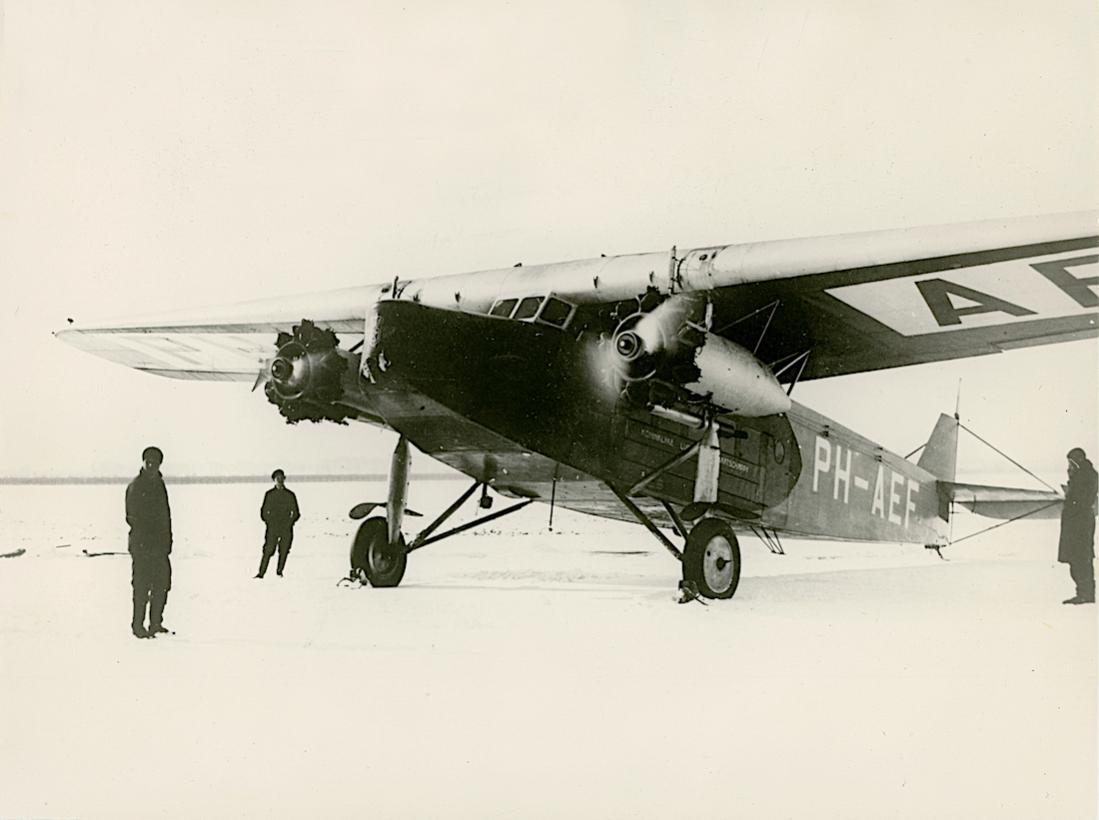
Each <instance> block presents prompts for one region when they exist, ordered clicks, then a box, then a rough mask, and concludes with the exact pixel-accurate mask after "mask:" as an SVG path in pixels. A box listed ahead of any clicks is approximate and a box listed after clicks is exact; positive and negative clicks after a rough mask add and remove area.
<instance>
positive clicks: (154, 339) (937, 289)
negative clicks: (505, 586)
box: [57, 212, 1099, 381]
mask: <svg viewBox="0 0 1099 820" xmlns="http://www.w3.org/2000/svg"><path fill="white" fill-rule="evenodd" d="M1097 248H1099V212H1080V213H1072V214H1059V215H1054V216H1045V217H1030V218H1023V219H1007V220H992V221H986V222H978V223H968V224H962V225H946V226H937V227H927V228H909V229H903V230H892V231H876V232H869V233H859V234H848V235H844V236H835V237H817V238H809V239H791V240H774V241H766V242H754V243H740V244H733V245H725V246H716V247H707V248H698V249H694V250H691V251H687V252H678V253H677V252H675V251H673V252H671V253H663V254H661V253H645V254H635V255H627V256H611V257H601V258H597V259H588V260H580V261H574V262H562V263H556V264H548V265H531V266H526V267H520V268H504V269H500V270H489V271H481V272H477V273H466V274H457V275H450V276H440V277H433V278H428V279H418V280H402V281H399V282H397V283H395V284H396V287H393V286H391V285H385V286H379V285H371V286H364V287H357V288H346V289H343V290H339V291H330V292H326V293H314V294H307V295H303V296H300V297H284V298H278V299H265V300H260V301H255V302H250V303H245V304H240V305H235V306H228V307H222V308H216V309H210V310H204V311H174V312H171V313H164V314H158V315H154V316H145V317H139V318H134V319H128V320H123V321H117V322H109V323H100V324H94V325H80V326H75V327H72V328H66V329H63V330H61V331H58V333H57V336H58V338H60V339H61V340H63V341H65V342H67V343H69V344H72V345H73V346H75V347H78V348H80V349H83V350H86V351H88V352H90V353H93V354H95V355H98V356H101V357H103V358H106V359H109V360H111V361H114V362H117V363H119V364H123V365H125V366H128V367H133V368H136V369H139V370H144V371H146V372H150V373H156V374H158V375H164V376H172V377H175V378H186V379H219V380H225V379H228V380H238V381H250V380H252V379H254V378H255V375H256V372H257V368H258V367H259V366H260V364H261V363H262V362H263V361H264V360H265V359H266V358H268V357H269V356H271V355H272V353H273V342H274V339H275V336H276V335H277V334H278V333H279V332H289V330H290V328H291V326H292V325H294V324H296V323H298V322H300V321H301V319H303V318H308V319H311V320H313V321H314V322H316V324H317V325H318V326H321V327H326V328H330V329H332V330H334V331H336V333H338V334H340V336H341V343H345V346H348V347H349V346H350V345H352V344H354V343H355V342H356V341H358V340H359V339H361V338H362V333H363V324H364V321H365V317H366V315H367V312H368V311H369V309H370V305H371V304H372V303H373V302H375V301H376V300H378V299H393V298H396V299H411V300H413V301H416V302H419V303H421V304H424V305H427V306H431V307H438V308H443V309H449V310H458V311H466V312H473V313H487V312H488V311H489V310H490V308H491V307H492V305H493V303H494V301H495V300H496V299H499V298H502V297H515V296H526V295H538V294H542V295H545V294H549V293H556V294H558V295H560V296H562V297H564V298H566V299H569V300H571V301H573V302H575V303H576V304H579V305H592V304H607V303H612V302H618V301H620V300H631V299H637V298H639V297H640V296H642V295H644V294H645V293H646V292H650V291H653V290H655V291H656V292H658V293H659V294H661V295H665V296H666V295H670V294H674V293H678V292H682V291H695V292H703V293H706V294H707V295H708V296H709V298H710V301H711V302H712V304H713V307H714V312H713V316H714V329H715V331H717V332H720V333H721V334H722V335H724V336H726V337H727V338H730V339H732V340H733V341H737V342H740V343H741V344H743V345H744V346H745V347H747V348H748V349H749V350H754V351H756V352H757V355H758V357H759V358H760V359H761V360H762V361H764V362H766V363H777V362H780V361H783V360H789V359H791V358H793V357H796V356H799V355H802V354H806V353H807V354H808V359H807V364H806V366H805V369H804V371H803V372H802V375H801V378H803V379H811V378H822V377H827V376H836V375H842V374H847V373H858V372H864V371H870V370H879V369H884V368H891V367H900V366H904V365H911V364H920V363H924V362H934V361H943V360H947V359H955V358H964V357H970V356H979V355H985V354H990V353H997V352H1000V351H1003V350H1006V349H1010V348H1013V347H1024V346H1029V345H1041V344H1050V343H1054V342H1062V341H1071V340H1076V339H1085V338H1094V337H1095V336H1096V335H1097V333H1099V293H1097V290H1099V253H1097V250H1096V249H1097ZM791 375H792V373H791Z"/></svg>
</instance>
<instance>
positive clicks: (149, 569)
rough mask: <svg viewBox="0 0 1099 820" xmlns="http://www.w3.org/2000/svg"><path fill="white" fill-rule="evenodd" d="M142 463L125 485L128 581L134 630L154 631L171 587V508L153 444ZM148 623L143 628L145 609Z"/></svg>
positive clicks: (156, 450) (158, 458) (158, 626)
mask: <svg viewBox="0 0 1099 820" xmlns="http://www.w3.org/2000/svg"><path fill="white" fill-rule="evenodd" d="M141 456H142V460H143V462H144V464H143V466H142V468H141V472H140V473H138V475H137V478H135V479H134V480H133V481H131V482H130V483H129V485H128V486H127V487H126V523H127V524H129V525H130V537H129V551H130V558H131V559H132V564H131V576H130V582H131V585H132V586H133V604H134V608H133V620H132V622H131V626H132V628H133V632H134V634H135V635H137V636H138V637H142V636H141V635H139V634H138V633H139V632H141V631H145V632H147V633H148V634H154V633H156V631H157V630H158V629H160V628H161V627H162V620H163V618H164V607H165V605H166V604H167V602H168V591H169V590H170V589H171V588H172V561H171V558H169V556H170V555H171V553H172V511H171V508H170V506H169V504H168V490H167V488H166V487H165V486H164V479H163V478H162V477H161V475H160V465H161V463H162V461H163V454H162V453H161V451H160V449H159V448H157V447H146V448H145V450H144V451H143V452H142V454H141ZM146 607H148V611H149V626H148V629H146V628H145V610H146Z"/></svg>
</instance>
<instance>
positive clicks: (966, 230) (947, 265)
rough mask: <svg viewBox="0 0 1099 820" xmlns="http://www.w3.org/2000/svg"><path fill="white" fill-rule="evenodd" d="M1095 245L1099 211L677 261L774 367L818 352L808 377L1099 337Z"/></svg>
mask: <svg viewBox="0 0 1099 820" xmlns="http://www.w3.org/2000/svg"><path fill="white" fill-rule="evenodd" d="M1097 246H1099V219H1097V214H1095V213H1076V214H1063V215H1058V216H1053V217H1039V218H1030V219H1018V220H1003V221H994V222H981V223H974V224H968V225H953V226H949V225H948V226H941V227H938V228H918V229H908V230H900V231H885V232H875V233H866V234H853V235H848V236H841V237H831V238H822V239H803V240H791V241H778V242H761V243H756V244H750V245H731V246H727V247H723V248H717V249H710V250H709V251H707V250H696V251H692V252H691V253H689V254H687V255H686V257H685V258H684V260H683V261H682V262H681V263H680V266H679V267H680V270H681V277H682V279H683V287H684V288H685V289H694V290H701V289H709V290H712V292H713V293H714V302H715V308H716V322H717V323H719V324H720V323H724V324H726V325H727V326H728V329H727V331H726V333H727V335H729V337H730V338H732V339H734V340H735V341H738V342H739V343H741V344H744V345H745V346H748V347H750V348H752V349H757V346H758V353H759V356H760V358H761V359H762V360H763V361H767V362H774V361H779V360H782V359H783V358H784V357H789V356H794V355H797V354H801V353H806V352H807V353H808V354H809V355H808V361H807V365H806V368H805V370H804V373H803V375H802V378H820V377H825V376H835V375H840V374H846V373H858V372H863V371H869V370H880V369H883V368H890V367H900V366H903V365H910V364H919V363H922V362H934V361H941V360H946V359H954V358H961V357H968V356H979V355H983V354H988V353H997V352H1000V351H1003V350H1006V349H1009V348H1014V347H1025V346H1029V345H1038V344H1048V343H1052V342H1061V341H1071V340H1075V339H1083V338H1093V337H1095V336H1096V334H1097V330H1099V295H1097V292H1099V289H1097V286H1099V275H1097V274H1099V254H1097V253H1096V248H1097ZM749 319H750V320H749ZM738 320H744V321H738ZM733 323H736V324H733Z"/></svg>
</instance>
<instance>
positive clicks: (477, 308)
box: [57, 213, 1099, 598]
mask: <svg viewBox="0 0 1099 820" xmlns="http://www.w3.org/2000/svg"><path fill="white" fill-rule="evenodd" d="M1097 224H1099V223H1097V214H1096V213H1074V214H1062V215H1057V216H1047V217H1035V218H1026V219H1012V220H1000V221H990V222H981V223H971V224H964V225H949V226H941V227H932V228H920V229H906V230H895V231H882V232H872V233H863V234H852V235H846V236H838V237H827V238H812V239H800V240H783V241H767V242H754V243H746V244H732V245H723V246H715V247H705V248H695V249H692V250H687V251H679V250H676V249H674V248H673V249H672V250H671V251H670V252H662V253H644V254H636V255H627V256H610V257H600V258H597V259H586V260H582V261H575V262H564V263H559V264H547V265H534V266H517V267H510V268H505V269H501V270H489V271H481V272H478V273H469V274H460V275H448V276H440V277H436V278H429V279H412V280H405V279H399V278H397V279H394V280H392V281H391V282H389V283H387V284H378V285H368V286H363V287H356V288H349V289H344V290H339V291H330V292H325V293H314V294H309V295H303V296H300V297H294V298H277V299H266V300H262V301H255V302H250V303H245V304H239V305H235V306H231V307H226V308H220V309H214V310H208V311H175V312H170V313H163V314H161V315H156V316H148V317H143V318H135V319H129V320H125V321H118V322H110V323H99V324H94V325H74V326H72V327H69V328H66V329H64V330H61V331H59V332H58V334H57V335H58V336H59V337H60V338H61V339H63V340H64V341H66V342H68V343H70V344H72V345H74V346H76V347H78V348H81V349H83V350H86V351H88V352H90V353H94V354H96V355H99V356H103V357H105V358H107V359H110V360H112V361H115V362H118V363H120V364H123V365H127V366H129V367H134V368H137V369H139V370H144V371H147V372H149V373H154V374H157V375H161V376H169V377H172V378H179V379H214V380H237V381H242V382H249V383H253V386H258V384H259V383H260V382H265V387H264V390H265V393H266V395H267V397H268V399H269V400H270V401H271V403H273V404H275V405H276V406H277V407H278V409H279V411H280V412H281V413H282V415H283V416H284V417H286V419H287V420H288V421H291V422H296V421H299V420H302V419H309V420H313V421H319V420H330V421H336V422H346V421H348V420H357V421H363V422H367V423H370V424H376V425H381V426H384V427H387V428H390V429H392V430H394V431H396V432H397V433H398V434H399V436H400V438H399V441H398V444H397V447H396V450H395V452H394V454H393V460H392V467H391V474H390V482H389V491H388V498H387V500H386V501H385V502H384V511H385V515H384V516H374V517H369V518H366V516H368V515H369V514H370V511H371V510H372V509H373V508H374V507H381V506H382V503H377V504H363V505H359V506H358V507H357V508H356V509H355V510H353V511H352V516H353V517H356V518H366V520H365V521H363V523H362V524H361V525H360V526H359V529H358V531H357V533H356V535H355V538H354V542H353V544H352V548H351V564H352V570H353V572H355V573H358V574H359V575H360V576H361V577H365V578H366V579H368V580H369V582H370V583H371V584H373V585H375V586H396V585H397V584H399V583H400V581H401V579H402V578H403V576H404V572H405V567H406V563H407V558H408V554H409V553H410V552H411V551H412V550H415V549H417V548H419V547H421V546H425V545H426V544H428V543H431V542H433V541H436V540H438V539H440V538H443V537H446V536H447V535H450V534H453V533H455V532H459V531H462V530H464V529H466V528H467V527H468V526H470V525H461V526H458V527H454V528H452V529H451V530H449V531H447V532H444V533H440V534H436V530H437V529H438V527H439V526H440V525H441V523H442V522H443V521H444V520H445V519H446V518H447V517H449V516H450V515H451V514H452V513H453V512H454V511H455V510H456V509H457V508H458V506H459V505H460V504H461V503H463V502H464V501H465V500H466V499H468V498H469V497H470V496H472V495H473V494H474V493H475V492H476V491H477V490H478V489H480V490H481V504H482V506H483V507H486V508H487V507H489V506H490V505H491V501H492V498H491V497H490V496H488V495H487V490H488V489H489V488H491V489H492V490H494V491H495V492H497V493H500V494H502V495H504V496H509V497H511V498H514V499H518V501H516V502H515V503H513V504H511V505H510V506H508V507H506V508H505V509H503V510H500V511H498V512H494V513H491V514H489V515H486V516H484V517H482V518H481V519H479V520H480V522H481V523H483V522H486V521H489V520H492V519H494V518H496V517H498V516H500V515H504V514H506V513H508V512H511V511H513V510H515V509H517V508H518V507H521V506H524V505H525V504H527V503H530V502H531V501H532V500H537V501H543V502H550V503H553V504H559V505H561V506H562V507H566V508H569V509H573V510H579V511H582V512H585V513H591V514H594V515H600V516H609V517H612V518H621V519H632V518H636V519H637V520H638V521H640V522H641V523H642V524H644V525H645V526H646V527H647V528H648V529H649V530H650V531H651V532H652V533H653V534H654V535H655V536H656V537H657V538H659V540H660V541H661V542H662V543H663V544H664V546H665V547H666V548H667V549H668V550H669V552H671V553H672V554H673V555H674V556H675V557H676V558H678V559H679V560H680V561H681V564H682V577H683V583H684V584H685V585H686V584H688V583H689V584H690V585H691V586H692V588H695V589H697V590H698V592H700V593H701V594H702V595H704V596H706V597H711V598H728V597H731V596H732V595H733V593H734V592H735V591H736V588H737V584H738V581H739V578H740V568H741V559H740V549H739V546H738V541H737V535H736V533H737V531H740V532H744V531H746V530H751V531H754V532H755V533H756V534H757V535H760V536H761V537H762V538H764V539H765V541H766V542H767V543H768V544H769V546H771V547H772V549H776V550H777V549H781V546H780V542H779V541H778V540H777V539H778V538H779V536H780V535H781V534H783V533H790V534H795V535H798V536H804V537H810V538H830V539H843V540H865V541H885V542H906V543H914V544H923V545H930V546H936V547H937V546H942V545H945V543H946V541H947V538H948V522H949V517H950V510H951V507H952V504H954V503H960V504H963V505H964V506H966V507H967V508H969V509H971V510H973V511H975V512H978V513H985V514H988V515H991V516H993V517H1000V518H1009V517H1014V516H1017V515H1020V514H1026V513H1027V512H1032V513H1035V514H1043V513H1044V514H1050V513H1051V512H1052V513H1053V514H1056V512H1057V506H1058V504H1059V503H1060V497H1059V495H1058V494H1057V493H1056V492H1053V491H1049V492H1046V491H1035V490H1016V489H1011V488H1001V487H983V486H974V485H969V484H965V485H962V484H957V483H955V481H954V479H955V469H954V468H955V453H956V441H957V421H956V418H951V417H949V416H945V415H944V416H942V417H941V418H940V419H939V422H938V423H937V425H936V426H935V429H934V431H933V433H932V436H931V439H930V441H929V442H928V445H927V446H926V448H925V449H924V451H923V453H922V455H921V456H920V458H919V461H918V462H915V463H914V462H911V461H909V460H907V459H905V458H903V457H901V456H899V455H896V454H894V453H891V452H888V451H886V450H885V449H883V448H882V447H879V446H878V445H876V444H875V443H874V442H872V441H869V440H867V439H866V438H864V437H862V436H860V435H859V434H858V433H856V432H854V431H853V430H849V429H847V428H845V427H843V426H842V425H840V424H837V423H836V422H834V421H832V420H830V419H828V418H826V417H824V416H822V415H821V414H819V413H816V412H814V411H813V410H811V409H809V408H808V407H805V406H802V405H800V404H798V403H796V402H794V401H793V400H792V399H791V393H792V390H793V388H794V387H795V385H796V384H797V383H798V382H799V381H805V380H807V379H820V378H826V377H829V376H838V375H842V374H848V373H858V372H863V371H869V370H879V369H884V368H893V367H902V366H905V365H911V364H917V363H921V362H934V361H941V360H946V359H954V358H959V357H967V356H979V355H984V354H990V353H997V352H1000V351H1004V350H1007V349H1010V348H1014V347H1023V346H1027V345H1038V344H1047V343H1052V342H1061V341H1068V340H1075V339H1083V338H1093V337H1095V336H1096V333H1097V327H1099V322H1097V318H1099V312H1097V305H1099V297H1097V292H1096V291H1097V285H1099V276H1097V275H1096V274H1097V268H1099V255H1097V253H1096V247H1097V246H1099V228H1097ZM380 273H382V275H384V272H380ZM409 444H412V445H414V446H415V447H416V448H418V449H419V450H420V451H422V452H424V453H426V454H427V455H429V456H431V457H432V458H435V459H438V460H439V461H441V462H443V463H445V464H448V465H450V466H451V467H453V468H455V469H456V470H459V471H461V472H462V473H465V474H466V475H467V476H469V477H471V478H472V479H473V484H472V486H471V487H470V488H469V489H468V490H467V491H466V492H465V493H463V494H462V496H461V497H460V498H459V499H458V500H457V501H455V503H454V504H453V505H452V506H451V507H450V508H449V509H447V510H446V511H444V512H443V513H442V514H441V515H440V516H439V517H438V518H437V519H436V520H435V521H434V522H433V523H432V524H430V525H429V526H427V527H426V528H424V529H423V530H422V531H421V532H420V533H419V534H418V535H416V537H415V538H412V539H411V540H409V541H408V542H406V540H405V538H404V535H403V532H402V531H403V525H404V521H405V513H406V499H407V489H408V476H409V458H410V451H409ZM666 529H668V530H671V531H672V532H671V535H669V534H667V533H665V531H664V530H666ZM680 545H682V546H680Z"/></svg>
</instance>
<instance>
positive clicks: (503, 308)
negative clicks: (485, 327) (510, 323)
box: [488, 299, 519, 319]
mask: <svg viewBox="0 0 1099 820" xmlns="http://www.w3.org/2000/svg"><path fill="white" fill-rule="evenodd" d="M518 301H519V300H518V299H501V300H500V301H499V302H497V303H496V304H495V305H493V306H492V310H490V311H489V312H488V313H489V315H490V316H503V317H504V318H505V319H506V318H507V317H509V316H510V315H511V311H512V310H514V308H515V303H516V302H518Z"/></svg>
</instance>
